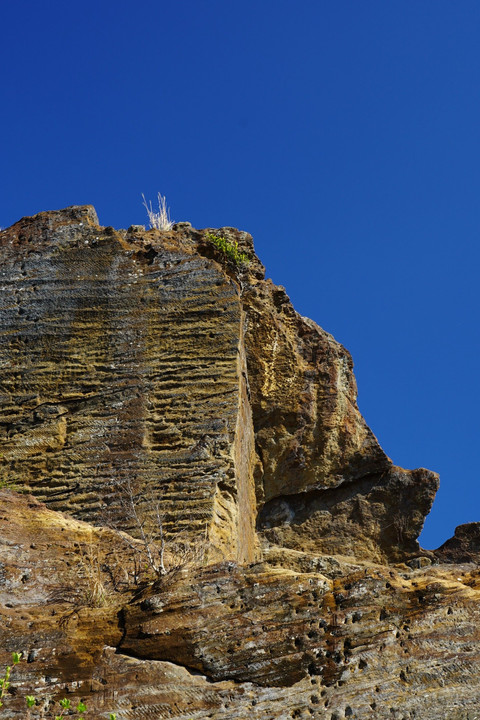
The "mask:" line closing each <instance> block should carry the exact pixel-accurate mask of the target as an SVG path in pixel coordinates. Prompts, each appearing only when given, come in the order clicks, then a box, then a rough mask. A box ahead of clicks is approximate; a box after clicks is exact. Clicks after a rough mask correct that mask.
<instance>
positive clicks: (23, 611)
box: [0, 206, 480, 720]
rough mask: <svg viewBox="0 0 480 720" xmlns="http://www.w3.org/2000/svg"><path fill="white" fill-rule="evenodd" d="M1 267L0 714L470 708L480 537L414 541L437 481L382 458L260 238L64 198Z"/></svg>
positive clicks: (436, 712) (32, 225) (19, 238)
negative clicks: (256, 246) (244, 257)
mask: <svg viewBox="0 0 480 720" xmlns="http://www.w3.org/2000/svg"><path fill="white" fill-rule="evenodd" d="M209 233H210V234H211V233H214V234H217V235H220V236H222V237H223V238H226V239H227V241H228V242H231V243H234V244H235V243H236V244H238V248H239V249H240V250H241V252H245V253H247V254H248V255H249V257H250V258H251V261H250V263H249V265H248V266H237V265H235V264H234V263H232V262H231V261H230V260H229V259H228V257H226V256H224V255H223V254H222V253H221V252H220V251H219V250H218V249H217V248H215V247H214V246H213V245H212V243H211V242H210V241H209V239H208V235H209ZM0 260H1V267H2V271H1V272H2V276H1V278H2V292H1V296H0V332H1V344H0V363H1V368H2V382H1V388H0V408H1V411H0V442H1V453H2V455H1V459H2V464H1V470H2V478H3V481H4V483H6V485H7V486H10V489H8V487H7V489H4V490H3V491H0V508H1V511H0V543H1V545H0V563H1V565H0V614H1V617H0V622H1V624H0V663H4V664H7V662H8V660H9V654H10V653H11V652H13V651H17V652H18V651H21V652H22V653H23V657H24V660H23V661H22V662H21V663H20V665H18V666H17V667H16V668H15V669H14V675H13V676H12V687H11V689H10V692H9V695H8V697H7V698H6V702H5V715H4V716H5V717H8V716H12V717H13V716H19V717H20V716H23V714H24V696H25V695H26V694H32V692H33V691H34V690H35V692H36V694H37V696H38V698H39V705H38V707H37V710H38V712H40V704H41V703H43V705H45V708H46V710H45V711H46V712H47V713H48V712H51V711H52V710H51V709H50V710H48V707H47V706H48V705H49V703H50V704H51V703H52V702H53V701H54V700H55V699H57V700H58V698H60V697H63V696H64V695H65V694H67V693H68V694H70V695H72V697H78V698H80V697H81V698H82V699H84V700H86V701H87V705H88V707H89V710H90V712H91V713H92V715H91V716H92V717H105V716H107V715H108V713H109V712H116V713H117V717H118V720H123V719H124V718H125V720H126V719H127V718H128V719H129V720H137V718H138V720H140V719H144V718H150V717H151V718H152V720H153V718H155V719H156V718H183V719H184V720H187V719H188V718H193V717H195V718H196V719H199V718H207V717H209V718H225V719H226V718H239V719H241V720H244V719H245V717H253V718H262V719H264V720H269V719H270V718H271V719H272V720H273V718H308V717H313V718H322V720H323V719H324V718H325V719H326V720H339V718H344V717H355V718H358V719H360V718H362V719H363V718H372V717H375V718H387V717H388V718H422V720H429V719H430V718H432V720H433V718H435V720H438V717H445V718H448V720H456V719H457V720H460V719H461V720H467V718H471V717H473V715H471V713H472V712H474V711H475V710H476V709H477V707H478V696H479V695H480V687H479V684H478V682H479V681H478V672H476V670H475V668H477V669H478V663H479V657H478V647H479V645H478V639H479V638H478V630H477V628H478V627H479V620H480V618H479V617H478V612H479V611H478V607H479V605H478V600H479V596H478V593H479V587H480V580H479V576H478V571H477V567H476V564H475V563H476V561H477V560H478V552H479V549H478V548H479V544H478V537H477V536H478V527H477V525H478V524H477V523H473V524H470V525H468V526H461V527H460V528H457V531H456V535H455V538H452V540H450V541H448V542H447V543H445V545H444V546H442V548H440V549H439V550H438V551H436V552H434V553H432V552H426V551H423V550H422V549H421V548H420V547H419V545H418V541H417V537H418V535H419V533H420V531H421V528H422V525H423V521H424V518H425V516H426V514H427V513H428V512H429V510H430V507H431V504H432V502H433V498H434V495H435V492H436V490H437V487H438V477H437V476H436V475H435V473H432V472H430V471H428V470H424V469H419V470H414V471H409V470H403V469H401V468H398V467H396V466H394V465H393V464H392V462H391V460H390V459H389V458H388V457H387V456H386V455H385V453H384V452H383V450H382V449H381V448H380V446H379V444H378V442H377V440H376V438H375V436H374V435H373V434H372V432H371V430H370V429H369V428H368V427H367V425H366V423H365V421H364V420H363V418H362V416H361V415H360V413H359V411H358V408H357V405H356V385H355V379H354V376H353V365H352V360H351V358H350V355H349V354H348V352H347V351H346V350H345V349H344V348H343V347H342V346H341V345H339V344H338V343H337V342H336V341H335V340H334V339H333V338H332V337H331V336H330V335H328V334H327V333H325V332H324V331H323V330H322V329H321V328H319V327H318V326H317V325H316V324H315V323H313V322H312V321H310V320H308V319H306V318H302V317H301V316H299V315H298V314H297V313H296V312H295V310H294V308H293V307H292V305H291V303H290V301H289V299H288V297H287V295H286V293H285V291H284V289H283V288H280V287H276V286H274V285H273V284H272V283H271V281H269V280H265V279H264V268H263V266H262V265H261V263H260V262H259V261H258V259H257V258H256V257H255V255H254V250H253V243H252V238H251V237H250V236H249V235H248V234H247V233H242V232H239V231H238V230H235V229H232V228H221V229H220V230H208V231H197V230H194V229H193V228H191V226H190V225H189V224H188V223H179V224H177V225H176V226H174V227H173V228H172V230H171V231H168V232H159V231H148V232H145V231H144V230H143V228H141V227H139V226H132V228H130V229H129V230H128V231H125V230H119V231H116V230H114V229H113V228H104V227H101V226H99V224H98V219H97V217H96V214H95V211H94V210H93V208H91V207H90V206H87V207H72V208H67V209H66V210H62V211H58V212H51V213H40V214H39V215H37V216H35V217H33V218H24V219H23V220H21V221H20V222H19V223H17V224H16V225H14V226H12V228H9V229H7V230H6V231H3V232H2V233H0ZM12 484H14V485H15V487H16V489H17V490H21V491H23V492H25V491H26V492H30V493H32V495H19V494H18V493H17V492H15V491H14V490H12ZM122 531H123V532H122ZM162 537H163V540H164V541H165V542H164V545H163V546H162V545H161V540H162ZM162 548H163V552H162ZM152 553H154V557H152ZM162 563H163V568H162ZM453 563H457V564H453ZM458 563H463V564H458ZM459 688H460V689H459Z"/></svg>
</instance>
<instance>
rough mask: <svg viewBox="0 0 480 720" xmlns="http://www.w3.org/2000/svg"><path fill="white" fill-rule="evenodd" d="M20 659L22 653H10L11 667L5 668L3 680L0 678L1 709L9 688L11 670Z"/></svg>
mask: <svg viewBox="0 0 480 720" xmlns="http://www.w3.org/2000/svg"><path fill="white" fill-rule="evenodd" d="M21 657H22V653H17V652H13V653H12V663H13V664H12V665H7V667H6V668H5V675H4V676H3V678H0V688H1V690H0V707H2V705H3V702H2V698H4V697H5V693H6V692H7V690H8V688H9V687H10V675H11V673H12V669H13V668H14V667H15V665H18V663H19V662H20V658H21Z"/></svg>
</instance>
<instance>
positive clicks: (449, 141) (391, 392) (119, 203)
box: [0, 0, 480, 548]
mask: <svg viewBox="0 0 480 720" xmlns="http://www.w3.org/2000/svg"><path fill="white" fill-rule="evenodd" d="M0 25H1V27H2V38H1V42H0V67H1V68H2V71H1V77H2V80H1V85H0V98H1V111H0V138H1V140H0V172H1V178H2V190H1V192H0V225H1V226H3V227H5V226H8V225H10V224H12V223H13V222H15V221H16V220H18V219H19V218H20V217H22V216H24V215H33V214H35V213H36V212H39V211H41V210H50V209H56V208H61V207H65V206H67V205H72V204H83V203H92V204H93V205H95V207H96V209H97V212H98V215H99V218H100V222H101V223H102V224H103V225H113V226H115V227H128V226H129V225H130V224H132V223H144V222H145V221H146V217H145V213H144V210H143V208H142V203H141V193H142V192H144V193H145V194H146V196H147V197H150V198H152V199H154V198H155V197H156V193H157V191H158V190H160V191H161V192H162V193H163V194H166V196H167V200H168V204H169V205H170V207H171V213H172V216H173V218H174V219H175V220H189V221H190V222H192V224H193V225H194V226H196V227H205V226H216V227H218V226H222V225H233V226H236V227H239V228H241V229H244V230H248V231H249V232H251V233H252V234H253V236H254V239H255V244H256V248H257V252H258V254H259V256H260V257H261V259H262V260H263V262H264V263H265V265H266V267H267V273H268V275H269V276H271V277H272V278H273V280H274V281H275V282H277V283H279V284H283V285H285V287H286V289H287V292H288V294H289V295H290V297H291V299H292V300H293V302H294V304H295V307H296V308H297V310H298V311H299V312H300V313H302V314H303V315H308V316H309V317H311V318H313V319H314V320H316V321H317V322H318V323H319V324H320V325H321V326H322V327H324V328H325V329H326V330H328V331H329V332H331V333H332V334H333V335H334V336H335V337H336V338H337V339H338V340H339V341H340V342H342V343H343V344H344V345H345V346H346V347H347V348H348V349H349V350H350V351H351V352H352V354H353V358H354V361H355V368H356V376H357V381H358V386H359V406H360V409H361V411H362V412H363V414H364V415H365V417H366V419H367V422H368V423H369V424H370V426H371V427H372V429H373V431H374V432H375V434H376V435H377V437H378V438H379V440H380V442H381V443H382V445H383V447H384V448H385V450H386V452H387V453H388V454H389V455H390V457H391V458H392V459H393V461H394V462H395V463H396V464H398V465H402V466H403V467H408V468H414V467H419V466H423V467H428V468H430V469H432V470H436V471H437V472H439V473H440V475H441V489H440V491H439V494H438V496H437V500H436V501H435V505H434V509H433V511H432V513H431V514H430V516H429V518H428V519H427V522H426V526H425V530H424V532H423V534H422V537H421V541H422V543H423V545H424V546H425V547H427V548H432V547H436V546H438V545H440V544H441V543H442V542H443V541H444V540H445V539H446V538H447V537H450V536H451V535H452V534H453V531H454V528H455V526H456V525H458V524H460V523H463V522H468V521H473V520H480V503H479V500H480V487H479V481H478V467H479V465H478V460H477V451H478V447H479V431H480V423H479V408H480V380H479V372H478V365H479V363H478V357H479V354H480V353H479V351H480V326H479V322H478V316H479V310H480V298H479V279H478V274H479V264H480V263H479V261H480V249H479V248H480V246H479V234H480V43H479V37H480V3H478V1H477V0H462V2H456V1H455V0H450V1H448V0H389V1H388V2H386V0H362V2H359V1H358V0H338V1H333V0H330V1H329V2H326V1H323V0H297V1H296V2H293V1H290V0H256V2H254V1H253V0H242V2H237V1H236V0H170V1H169V2H166V1H162V0H148V1H145V2H141V0H140V2H136V3H134V2H131V1H130V2H125V1H122V0H115V1H113V0H96V1H95V2H93V1H92V0H85V1H84V2H81V3H79V2H75V0H71V1H70V2H65V0H62V1H61V2H60V1H59V0H51V1H48V0H44V1H42V2H39V1H38V0H35V1H32V0H29V1H27V0H16V1H15V2H3V3H2V7H1V9H0Z"/></svg>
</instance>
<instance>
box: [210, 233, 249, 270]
mask: <svg viewBox="0 0 480 720" xmlns="http://www.w3.org/2000/svg"><path fill="white" fill-rule="evenodd" d="M207 240H208V241H209V242H211V243H212V245H215V247H216V248H217V249H218V250H220V251H221V252H222V253H223V255H224V257H225V258H226V259H228V260H231V261H232V263H233V264H234V265H248V264H249V262H250V258H249V257H248V255H247V253H244V252H242V251H241V250H239V249H238V242H237V241H236V240H234V241H233V242H232V241H231V240H228V239H227V238H225V237H222V236H221V235H214V233H207Z"/></svg>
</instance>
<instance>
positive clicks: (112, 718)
mask: <svg viewBox="0 0 480 720" xmlns="http://www.w3.org/2000/svg"><path fill="white" fill-rule="evenodd" d="M21 657H22V653H18V652H13V653H12V665H7V667H6V668H5V674H4V676H3V678H0V707H2V706H3V702H2V698H3V697H5V693H6V692H7V690H8V688H9V687H10V675H11V673H12V670H13V668H14V667H15V665H18V663H19V662H20V660H21ZM25 703H26V705H27V720H28V718H30V717H31V715H30V711H31V709H32V708H33V707H35V703H36V699H35V695H25ZM60 707H61V710H60V714H59V715H54V720H62V718H65V717H66V716H67V715H69V716H70V717H71V711H72V710H73V707H72V702H71V700H69V699H68V698H63V699H62V700H60ZM75 710H76V712H77V713H78V717H77V720H81V718H82V717H83V715H84V714H85V713H86V711H87V706H86V705H85V703H84V702H83V701H82V700H80V701H79V702H78V703H77V706H76V707H75ZM43 717H44V715H43V714H42V718H43ZM109 720H117V715H116V713H110V715H109Z"/></svg>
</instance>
